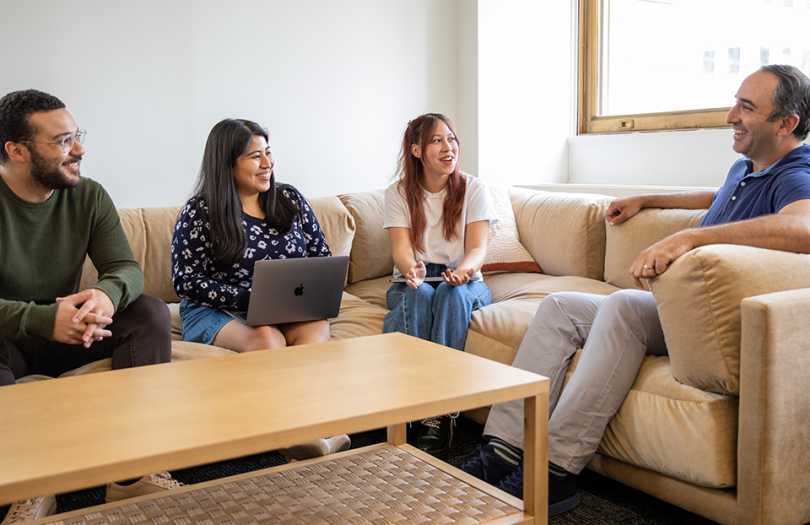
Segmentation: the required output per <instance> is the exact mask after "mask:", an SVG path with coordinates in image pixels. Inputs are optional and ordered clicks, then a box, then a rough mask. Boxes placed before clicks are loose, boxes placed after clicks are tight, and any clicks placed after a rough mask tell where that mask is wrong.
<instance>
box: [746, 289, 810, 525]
mask: <svg viewBox="0 0 810 525" xmlns="http://www.w3.org/2000/svg"><path fill="white" fill-rule="evenodd" d="M808 313H810V288H804V289H799V290H790V291H784V292H777V293H770V294H766V295H759V296H756V297H751V298H748V299H745V300H744V301H743V302H742V346H741V356H740V357H741V362H740V428H739V438H738V453H737V457H738V490H737V501H738V510H737V519H736V522H735V523H738V524H770V523H797V524H798V523H806V522H808V521H810V499H808V498H807V494H808V493H810V455H808V454H807V444H808V442H810V419H809V418H808V416H810V395H808V385H809V384H810V381H809V380H808V379H810V323H808Z"/></svg>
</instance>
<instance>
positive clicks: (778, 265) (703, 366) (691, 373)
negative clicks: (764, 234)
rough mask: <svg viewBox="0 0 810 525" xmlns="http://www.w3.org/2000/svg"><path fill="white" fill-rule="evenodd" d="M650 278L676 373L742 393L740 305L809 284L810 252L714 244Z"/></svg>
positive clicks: (726, 391) (686, 380)
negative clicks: (740, 380)
mask: <svg viewBox="0 0 810 525" xmlns="http://www.w3.org/2000/svg"><path fill="white" fill-rule="evenodd" d="M649 283H650V287H651V288H652V292H653V295H655V302H656V305H657V306H658V315H659V317H660V318H661V327H662V328H663V329H664V338H665V339H666V342H667V349H668V350H669V357H670V362H671V365H672V375H673V376H675V378H676V379H677V380H678V381H680V382H682V383H686V384H687V385H690V386H694V387H696V388H700V389H701V390H707V391H710V392H718V393H720V394H732V395H738V394H739V391H740V385H739V378H740V339H741V320H740V304H741V303H742V301H743V299H745V298H748V297H755V296H758V295H762V294H768V293H774V292H782V291H786V290H794V289H799V288H805V287H810V257H808V256H807V255H802V254H797V253H788V252H783V251H778V250H766V249H764V248H754V247H751V246H740V245H731V244H714V245H710V246H702V247H700V248H696V249H694V250H692V251H690V252H688V253H686V254H684V255H682V256H681V257H679V258H678V259H677V260H675V261H674V262H673V263H672V264H671V265H670V266H669V268H668V269H667V271H666V272H664V273H663V274H661V275H660V276H658V277H656V278H655V279H651V280H650V281H649Z"/></svg>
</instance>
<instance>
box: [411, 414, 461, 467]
mask: <svg viewBox="0 0 810 525" xmlns="http://www.w3.org/2000/svg"><path fill="white" fill-rule="evenodd" d="M455 416H456V417H458V414H455ZM456 417H453V416H439V417H429V418H427V419H423V420H422V432H420V434H419V437H418V438H416V448H418V449H419V450H421V451H422V452H427V453H428V454H430V455H431V456H436V457H441V456H444V455H445V454H447V451H448V450H450V443H451V442H452V441H453V426H455V424H456Z"/></svg>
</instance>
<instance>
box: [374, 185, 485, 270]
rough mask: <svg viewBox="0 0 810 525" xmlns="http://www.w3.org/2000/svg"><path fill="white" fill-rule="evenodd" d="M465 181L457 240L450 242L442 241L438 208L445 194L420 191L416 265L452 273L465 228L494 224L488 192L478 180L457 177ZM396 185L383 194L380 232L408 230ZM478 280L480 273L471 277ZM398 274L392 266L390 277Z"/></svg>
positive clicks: (458, 259)
mask: <svg viewBox="0 0 810 525" xmlns="http://www.w3.org/2000/svg"><path fill="white" fill-rule="evenodd" d="M461 175H462V176H463V177H465V178H466V179H467V191H466V193H465V195H464V205H463V206H462V208H461V215H460V216H459V223H458V225H457V227H456V231H457V232H459V234H460V235H459V237H458V238H456V239H454V240H453V241H448V240H447V239H445V238H444V229H443V226H442V224H443V221H442V207H443V205H444V198H445V196H446V195H447V190H446V189H444V190H442V191H440V192H439V193H430V192H429V191H427V190H425V189H422V191H423V192H424V195H425V201H424V210H425V220H426V223H427V225H426V227H425V242H424V244H425V251H424V252H421V253H420V252H417V251H416V250H414V252H413V257H414V259H415V260H416V261H422V262H424V263H434V264H444V265H446V266H447V267H448V268H450V269H451V270H456V269H457V268H458V265H459V264H460V263H461V261H462V260H463V259H464V236H465V234H466V231H467V225H468V224H470V223H471V222H478V221H489V226H490V228H491V227H492V226H494V225H495V223H496V222H498V215H497V214H496V213H495V207H494V206H493V205H492V199H491V198H490V196H489V190H488V189H487V187H486V185H484V183H483V182H481V181H480V180H479V179H477V178H475V177H472V176H470V175H467V174H466V173H462V174H461ZM398 185H399V182H395V183H394V184H392V185H390V186H389V187H388V188H387V189H386V190H385V220H384V223H383V228H386V229H388V228H410V227H411V214H410V212H409V211H408V201H407V200H406V199H405V195H404V194H403V193H402V191H400V189H399V187H398ZM475 275H476V276H478V278H479V279H480V278H481V271H480V270H479V271H478V272H476V274H475ZM400 276H401V274H400V272H399V270H398V269H397V267H396V265H395V266H394V277H400Z"/></svg>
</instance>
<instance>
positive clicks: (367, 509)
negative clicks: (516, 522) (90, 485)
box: [47, 446, 523, 525]
mask: <svg viewBox="0 0 810 525" xmlns="http://www.w3.org/2000/svg"><path fill="white" fill-rule="evenodd" d="M197 487H199V488H197ZM121 503H122V504H121V505H119V506H112V505H105V506H102V507H97V508H96V509H87V510H91V512H88V513H85V514H81V512H82V511H77V512H74V513H69V515H65V517H63V518H60V516H59V515H56V516H52V517H51V518H49V519H48V520H47V523H51V524H58V525H80V524H81V525H84V524H87V525H96V524H102V523H104V524H107V523H110V524H114V525H152V524H164V523H165V524H171V525H246V524H253V523H259V524H262V525H264V524H268V525H269V524H271V523H281V524H299V523H300V524H308V525H314V524H324V525H326V524H330V525H331V524H335V525H344V524H345V525H355V524H359V523H375V524H406V523H407V524H420V523H436V524H445V523H460V524H465V525H473V524H479V523H488V522H492V521H494V520H499V519H501V518H504V517H507V516H514V515H522V514H523V511H522V509H520V508H517V507H514V506H511V505H509V504H507V503H505V502H503V501H501V500H499V499H497V498H495V497H493V496H491V495H489V494H487V493H485V492H482V491H481V490H479V489H477V488H476V487H474V486H472V485H470V484H468V483H466V482H465V481H463V480H460V479H458V478H456V477H453V476H452V475H450V474H448V473H446V472H444V471H442V470H441V469H439V468H437V467H434V466H433V465H431V464H429V463H427V462H426V461H423V460H421V459H419V458H417V457H415V456H413V455H411V454H409V453H407V452H405V451H403V450H400V449H398V448H395V447H391V446H388V447H384V448H373V449H372V448H371V447H370V449H369V450H366V451H362V452H360V453H358V454H353V455H345V456H341V457H339V458H337V459H327V460H324V461H320V462H317V463H307V464H302V465H300V466H297V467H295V468H284V467H282V468H281V469H279V468H276V469H268V470H264V471H259V472H256V473H251V474H249V475H241V476H236V477H234V478H229V479H226V480H218V481H215V482H208V483H203V484H200V485H199V486H189V487H184V488H181V489H178V490H174V491H171V493H170V494H169V495H167V496H162V497H155V496H151V497H148V498H139V499H138V500H129V502H127V501H124V502H121Z"/></svg>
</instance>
